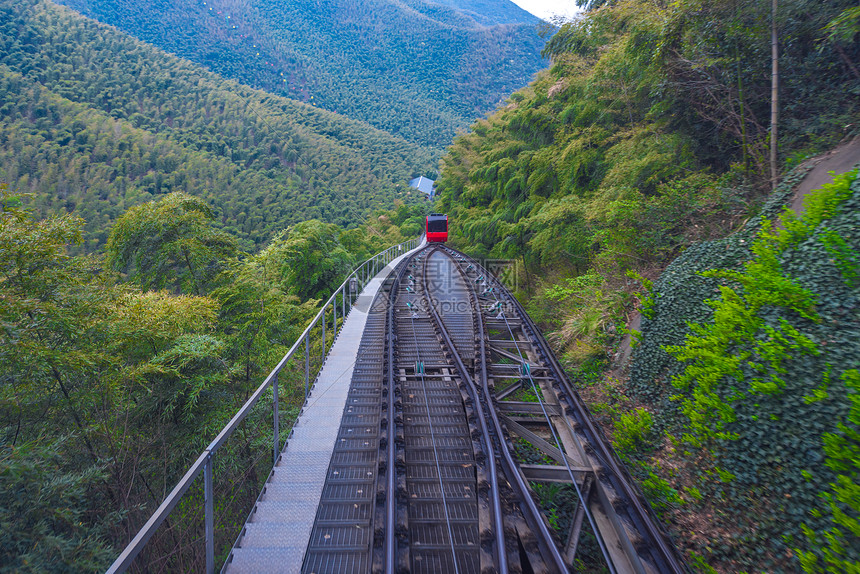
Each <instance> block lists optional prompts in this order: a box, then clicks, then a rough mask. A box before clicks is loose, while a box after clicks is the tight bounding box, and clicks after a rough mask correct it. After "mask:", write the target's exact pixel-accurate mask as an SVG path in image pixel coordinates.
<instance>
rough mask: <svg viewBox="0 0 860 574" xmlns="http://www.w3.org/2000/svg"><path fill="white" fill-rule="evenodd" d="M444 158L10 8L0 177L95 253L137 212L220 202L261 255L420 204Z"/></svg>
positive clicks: (219, 208) (6, 1)
mask: <svg viewBox="0 0 860 574" xmlns="http://www.w3.org/2000/svg"><path fill="white" fill-rule="evenodd" d="M430 157H431V156H430V154H429V153H428V152H427V151H426V150H425V149H423V148H421V147H419V146H416V145H414V144H411V143H408V142H406V141H404V140H403V139H401V138H398V137H395V136H391V135H389V134H387V133H385V132H381V131H379V130H376V129H374V128H372V127H370V126H368V125H367V124H364V123H361V122H357V121H354V120H350V119H347V118H344V117H341V116H337V115H335V114H333V113H330V112H326V111H323V110H319V109H315V108H313V107H312V106H309V105H305V104H302V103H299V102H295V101H293V100H289V99H286V98H280V97H276V96H272V95H270V94H266V93H265V92H259V91H255V90H252V89H250V88H247V87H244V86H241V85H239V84H236V83H235V82H230V81H226V80H224V79H222V78H220V77H219V76H216V75H214V74H212V73H209V72H206V71H205V70H203V69H201V68H200V67H198V66H195V65H193V64H190V63H188V62H185V61H183V60H179V59H177V58H175V57H174V56H170V55H167V54H165V53H163V52H161V51H159V50H157V49H155V48H152V47H150V46H148V45H146V44H143V43H142V42H139V41H136V40H133V39H131V38H129V37H127V36H125V35H123V34H122V33H119V32H117V31H116V30H114V29H112V28H109V27H107V26H103V25H99V24H96V23H95V22H92V21H91V20H88V19H86V18H83V17H81V16H79V15H77V14H76V13H74V12H72V11H71V10H69V9H67V8H63V7H59V6H56V5H54V4H52V3H51V2H47V1H36V0H26V1H24V2H18V1H14V2H13V1H11V0H3V1H2V2H0V177H2V179H3V181H5V182H7V183H8V184H9V185H10V187H11V188H12V189H15V190H18V191H21V192H27V193H31V194H32V197H31V199H29V200H28V201H29V202H30V203H31V204H32V205H33V206H35V207H36V208H37V213H38V214H41V215H48V214H56V213H66V212H67V213H71V212H74V213H75V214H76V215H79V216H81V217H83V218H84V220H85V221H86V230H87V231H88V232H89V233H88V235H87V245H86V247H87V248H88V249H90V250H93V249H95V248H96V247H97V246H98V245H102V244H104V242H105V240H106V239H107V234H108V232H109V230H110V225H111V223H112V222H113V220H114V219H115V218H116V217H117V216H118V215H119V214H120V213H122V212H123V211H124V210H125V209H127V208H128V207H131V206H133V205H137V204H139V203H142V202H145V201H149V200H151V199H153V198H156V197H159V196H161V195H164V194H166V193H169V192H171V191H184V192H186V193H189V194H191V195H195V196H198V197H202V198H204V199H206V201H207V202H208V203H209V205H210V206H212V207H213V208H214V209H215V210H216V212H217V217H218V221H219V223H220V225H221V226H222V227H223V228H225V229H228V230H230V231H231V232H234V233H235V234H236V235H237V236H238V237H239V238H241V240H244V241H246V242H248V245H249V246H251V245H260V244H262V242H264V241H266V240H267V239H269V238H271V237H272V236H273V234H274V233H275V232H277V231H279V230H281V229H283V228H284V227H285V226H287V225H289V224H292V223H296V222H299V221H302V220H305V219H310V218H321V219H324V220H326V221H330V222H336V223H340V224H344V225H348V224H354V223H356V222H358V221H362V220H363V219H364V217H365V215H366V214H367V213H368V212H369V210H370V209H371V208H373V207H377V206H379V205H382V204H388V205H390V204H391V202H392V200H393V199H394V198H395V197H396V196H398V194H399V196H400V197H403V198H406V197H411V195H410V194H411V192H407V191H405V190H406V183H405V182H406V181H407V180H408V179H409V178H410V177H412V176H413V175H418V174H419V173H423V172H424V171H425V170H426V169H428V168H429V167H430V165H431V163H430Z"/></svg>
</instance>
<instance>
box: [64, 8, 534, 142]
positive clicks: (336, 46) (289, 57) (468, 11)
mask: <svg viewBox="0 0 860 574" xmlns="http://www.w3.org/2000/svg"><path fill="white" fill-rule="evenodd" d="M63 3H64V4H66V5H68V6H70V7H72V8H74V9H76V10H78V11H80V12H81V13H83V14H85V15H87V16H90V17H92V18H95V19H97V20H99V21H102V22H105V23H108V24H111V25H114V26H116V27H118V28H120V29H122V30H124V31H126V32H128V33H129V34H131V35H133V36H135V37H138V38H140V39H142V40H145V41H147V42H151V43H152V44H154V45H156V46H159V47H160V48H162V49H164V50H167V51H169V52H172V53H175V54H177V55H179V56H182V57H184V58H188V59H189V60H192V61H194V62H197V63H199V64H202V65H204V66H206V67H207V68H209V69H211V70H213V71H215V72H218V73H220V74H222V75H224V76H225V77H229V78H232V79H235V80H238V81H240V82H243V83H246V84H248V85H251V86H255V87H259V88H262V89H265V90H267V91H270V92H272V93H276V94H280V95H286V96H289V97H291V98H295V99H299V100H302V101H305V102H308V103H313V104H315V105H317V106H321V107H323V108H325V109H328V110H331V111H335V112H338V113H341V114H343V115H346V116H349V117H352V118H355V119H359V120H362V121H366V122H368V123H370V124H372V125H374V126H376V127H378V128H380V129H384V130H386V131H389V132H391V133H395V134H399V135H401V136H403V137H405V138H407V139H409V140H410V141H415V142H419V143H421V144H426V145H432V146H434V147H442V146H444V145H446V144H447V143H448V142H449V141H450V139H451V137H452V135H453V133H454V130H455V129H456V128H458V127H465V126H467V125H468V124H469V123H471V122H472V121H473V120H474V118H475V117H478V116H481V115H483V114H485V113H486V112H488V111H490V110H492V109H493V108H494V107H495V106H496V105H497V104H498V103H499V102H500V101H501V100H502V99H503V98H504V97H505V96H506V95H507V94H509V93H510V92H512V91H513V90H515V89H517V88H519V87H521V86H523V85H524V84H526V83H527V82H528V81H529V79H530V78H531V76H532V75H533V74H534V73H535V72H536V71H537V70H539V69H540V68H541V67H543V65H544V61H543V60H542V59H541V58H540V50H541V48H542V46H543V41H542V40H541V38H540V37H539V35H538V32H537V27H536V24H537V23H538V20H537V19H536V18H535V17H534V16H531V15H530V14H528V13H526V12H524V11H522V10H520V9H519V8H518V7H517V6H516V5H514V4H513V3H511V2H509V1H508V0H481V1H478V0H468V1H466V0H457V1H453V0H449V1H447V2H445V3H444V4H445V5H443V4H440V3H433V2H427V1H425V0H408V1H405V2H401V1H398V0H367V1H363V2H353V1H350V0H334V1H327V2H306V1H302V0H251V1H239V0H207V1H206V2H204V1H203V0H176V1H171V2H167V1H164V0H119V1H113V0H111V1H107V0H63Z"/></svg>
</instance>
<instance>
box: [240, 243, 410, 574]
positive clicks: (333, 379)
mask: <svg viewBox="0 0 860 574" xmlns="http://www.w3.org/2000/svg"><path fill="white" fill-rule="evenodd" d="M420 247H421V246H419V249H420ZM411 253H412V252H408V253H405V254H404V255H401V256H400V257H397V258H395V259H394V260H392V261H391V263H389V265H388V266H387V267H385V268H384V269H383V270H382V271H380V272H379V273H378V274H377V275H376V276H375V277H374V278H373V279H372V280H371V281H370V282H369V283H368V285H367V286H366V287H365V289H364V291H362V293H361V294H360V295H359V298H358V300H357V301H356V304H355V306H354V307H353V308H352V310H351V311H350V312H349V315H347V318H346V321H345V323H344V325H343V328H342V330H341V332H340V334H339V335H338V337H337V340H336V341H335V343H334V345H333V346H332V348H331V351H330V354H329V355H328V358H327V359H326V362H325V365H324V366H323V369H322V371H321V372H320V374H319V377H318V378H317V380H316V382H315V383H314V386H313V388H312V389H311V392H310V394H309V396H308V399H307V402H306V404H305V407H304V409H303V411H302V415H301V416H300V417H299V419H298V422H297V423H296V425H295V426H294V427H293V431H292V434H291V436H290V438H289V439H288V441H287V445H286V447H285V448H284V450H283V453H282V455H281V458H280V460H279V461H278V464H277V465H276V466H275V469H274V472H273V473H272V476H271V479H270V480H269V482H268V483H267V484H266V486H265V487H264V490H263V494H262V496H261V497H260V501H259V502H258V503H257V505H256V508H255V510H254V512H253V513H252V515H251V517H250V519H249V521H248V523H247V524H246V525H245V529H244V531H243V534H242V536H241V538H240V539H239V541H238V543H237V545H236V546H235V547H234V548H233V551H232V553H231V556H230V558H229V559H228V561H227V564H225V566H224V570H223V572H225V573H226V574H266V573H273V574H274V573H278V574H291V573H296V574H298V573H299V572H301V569H302V560H303V558H304V555H305V551H306V549H307V548H308V542H309V541H310V536H311V531H312V528H313V525H314V519H315V517H316V515H317V507H318V505H319V501H320V497H321V495H322V492H323V487H324V485H325V482H326V476H327V471H328V469H329V464H330V462H331V458H332V453H333V450H334V447H335V442H336V440H337V438H338V431H339V429H340V426H341V418H342V416H343V414H344V411H345V410H346V409H349V408H350V407H349V405H348V404H347V397H348V395H349V390H350V384H351V382H352V378H353V371H354V369H355V365H356V361H357V360H361V359H359V358H358V354H359V341H361V339H362V335H363V334H364V332H365V327H366V325H367V320H368V316H369V314H370V311H371V305H372V303H373V301H374V299H375V297H376V295H377V293H378V292H379V290H380V288H381V287H382V284H383V282H384V280H385V278H386V277H387V276H388V275H389V274H390V273H391V271H392V270H393V269H394V267H396V266H397V264H398V263H399V262H400V261H401V260H402V259H403V258H404V257H407V256H409V255H410V254H411ZM350 400H357V399H355V398H352V399H350ZM374 452H375V448H374ZM374 463H375V459H374ZM350 506H352V504H350Z"/></svg>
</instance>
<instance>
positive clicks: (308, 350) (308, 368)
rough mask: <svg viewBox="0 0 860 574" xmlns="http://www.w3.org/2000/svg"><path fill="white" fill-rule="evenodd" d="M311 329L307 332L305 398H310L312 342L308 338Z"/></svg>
mask: <svg viewBox="0 0 860 574" xmlns="http://www.w3.org/2000/svg"><path fill="white" fill-rule="evenodd" d="M310 335H311V334H310V331H309V332H307V333H305V400H308V380H309V378H310V373H311V344H310V341H309V340H308V339H309V337H310Z"/></svg>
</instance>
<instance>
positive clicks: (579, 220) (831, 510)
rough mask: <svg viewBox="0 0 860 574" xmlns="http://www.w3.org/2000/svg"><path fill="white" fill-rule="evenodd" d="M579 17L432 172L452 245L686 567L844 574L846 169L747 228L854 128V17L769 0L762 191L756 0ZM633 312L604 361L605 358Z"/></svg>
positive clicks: (852, 403)
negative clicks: (571, 395) (514, 270)
mask: <svg viewBox="0 0 860 574" xmlns="http://www.w3.org/2000/svg"><path fill="white" fill-rule="evenodd" d="M582 4H585V5H590V7H591V8H592V9H591V10H590V11H589V12H587V13H586V16H585V18H584V19H582V20H581V21H578V22H576V23H573V24H569V25H566V26H564V27H562V29H561V30H560V31H559V32H558V33H557V34H556V35H555V36H554V37H553V38H552V39H551V40H550V41H549V43H548V44H547V48H546V53H547V55H550V56H552V58H553V64H552V67H551V68H550V69H549V70H548V71H546V72H545V73H542V74H541V75H539V76H538V78H537V80H536V81H535V82H534V83H532V84H531V85H530V86H529V87H528V88H526V89H524V90H521V91H519V92H517V93H515V94H513V96H511V98H510V99H509V100H508V103H507V106H506V107H504V108H502V109H500V110H498V111H497V112H496V113H495V114H493V115H491V116H489V117H488V118H487V119H486V120H482V121H479V122H478V123H476V124H475V125H473V126H472V130H471V132H470V133H468V134H465V135H461V136H459V137H457V138H456V139H455V141H454V144H453V145H452V146H451V147H450V148H449V150H448V153H447V155H446V156H445V157H444V158H443V161H442V174H441V177H440V180H439V182H438V189H439V190H440V193H441V196H440V200H439V205H438V206H437V208H438V209H441V210H444V211H447V212H448V213H449V215H450V221H451V231H452V236H453V239H452V240H453V241H454V242H455V243H457V244H458V245H459V246H461V247H463V248H464V249H466V250H468V251H471V252H472V253H473V254H476V255H479V256H485V257H490V258H510V259H515V260H516V261H517V263H518V269H519V270H520V272H519V274H518V277H517V283H516V287H517V289H518V292H517V293H518V296H519V297H521V298H522V299H524V300H525V302H526V304H527V306H528V308H529V311H530V312H531V313H532V315H533V316H534V317H535V318H536V319H538V320H539V321H541V322H542V324H543V327H544V329H545V331H546V332H547V333H548V335H549V339H550V340H551V342H552V343H553V344H554V345H555V347H556V350H557V352H558V353H559V355H560V356H561V357H562V358H563V360H564V362H565V363H566V365H567V367H568V368H569V370H570V372H571V373H572V375H573V376H574V378H575V379H576V380H577V382H578V385H579V387H580V392H581V393H582V395H583V396H584V397H585V399H586V400H587V401H588V402H589V405H590V407H591V409H592V412H593V413H594V415H595V417H596V418H597V419H598V420H599V421H600V422H601V423H602V424H603V425H604V427H605V429H606V431H607V433H608V434H610V436H612V437H613V440H614V442H615V445H616V448H617V451H618V453H619V455H620V456H621V457H622V458H623V459H624V460H625V461H626V462H627V463H628V465H629V468H630V469H631V472H632V473H633V475H634V477H635V478H636V479H637V480H638V482H639V485H640V487H641V488H642V490H643V491H644V493H645V494H646V496H647V498H648V499H649V500H650V501H651V503H652V505H653V506H654V507H655V509H656V510H657V511H658V512H659V513H660V514H661V516H662V517H663V518H664V519H665V520H666V521H667V523H668V525H669V528H670V530H671V531H672V533H673V535H674V536H675V538H676V541H677V542H678V544H679V545H680V546H681V547H682V548H683V549H684V551H685V553H686V554H687V557H688V559H689V560H690V563H691V564H692V565H695V568H697V569H698V570H702V571H707V570H708V568H714V569H716V570H717V571H719V572H742V571H748V572H753V571H756V572H758V571H764V572H795V571H799V570H801V569H802V568H807V569H808V570H809V571H843V570H844V571H854V570H851V568H852V567H853V568H856V567H857V565H856V561H857V559H858V558H857V556H856V555H855V554H853V553H854V552H855V551H856V549H857V548H858V547H860V544H858V542H860V541H858V538H857V537H858V535H860V529H858V522H857V519H858V508H857V504H856V501H857V498H856V497H857V484H858V482H860V478H859V477H858V469H857V461H858V460H860V455H858V452H859V451H858V448H860V447H859V446H858V438H860V436H858V434H857V427H856V425H857V417H858V411H857V400H858V398H857V394H856V393H857V389H856V386H857V382H856V369H857V368H858V364H857V357H858V349H857V348H856V345H857V339H858V337H857V332H856V331H857V328H858V311H857V309H858V307H857V306H856V298H857V296H858V292H857V288H858V287H857V278H856V270H857V267H858V263H860V262H858V259H857V255H856V253H857V248H858V245H857V240H858V238H857V234H856V229H857V228H858V221H857V219H856V217H857V216H856V214H857V213H858V211H857V207H858V206H857V205H856V201H857V200H856V190H857V185H858V184H857V182H856V174H853V175H847V176H843V175H841V174H837V175H839V176H840V177H838V178H837V181H836V182H835V183H834V184H833V186H831V187H828V188H826V189H825V190H824V191H821V192H819V194H817V195H816V196H815V197H816V199H812V200H810V201H811V202H812V203H811V204H810V205H811V207H809V208H808V210H807V215H805V216H804V219H802V220H798V221H796V220H792V219H790V218H788V217H786V218H785V219H784V222H783V223H782V224H781V226H782V227H781V228H779V230H777V229H776V228H769V227H767V222H769V221H772V220H775V219H776V218H777V217H778V215H779V213H780V211H781V210H782V207H783V206H784V205H785V204H786V203H788V202H790V196H791V194H792V191H793V187H792V186H793V185H794V184H796V183H797V181H798V179H799V178H800V177H801V176H802V175H803V173H805V172H804V170H805V169H807V168H806V167H804V166H801V167H797V168H796V170H795V171H792V168H795V166H797V165H798V164H799V163H800V162H801V161H802V160H803V159H804V158H805V157H808V156H812V155H815V154H817V153H819V152H823V151H827V150H829V149H830V148H832V147H833V146H835V145H836V144H837V143H839V142H840V141H841V140H843V139H845V138H853V137H856V136H857V135H858V127H857V126H858V125H860V98H858V95H860V72H858V71H857V69H858V63H860V42H858V39H860V38H858V32H859V31H860V11H858V9H857V7H856V4H855V3H853V2H850V1H845V2H838V1H836V2H827V3H820V2H806V1H804V0H794V1H791V0H785V1H780V2H779V12H778V14H777V20H776V24H777V33H778V38H779V53H780V66H781V67H780V70H781V71H780V85H781V88H780V102H781V104H780V120H779V122H780V123H779V125H780V131H779V133H780V140H779V146H780V161H779V164H778V165H777V168H778V170H779V171H780V172H782V173H784V174H786V175H785V176H784V178H783V184H782V186H781V187H779V188H778V189H777V190H776V191H775V192H771V190H770V187H771V185H770V182H769V171H770V169H769V165H768V149H769V141H768V120H767V119H766V118H769V113H770V66H771V62H770V44H769V42H770V34H769V31H770V8H771V3H770V2H767V1H764V0H761V1H754V2H720V3H715V2H693V1H691V2H653V1H644V0H618V1H616V2H611V3H604V2H582ZM858 159H860V158H858ZM721 238H722V239H721ZM679 255H680V258H678V257H679ZM676 258H677V261H676V262H675V263H672V261H673V260H675V259H676ZM670 263H672V265H671V266H670V267H668V269H667V266H669V264H670ZM699 272H703V273H704V275H700V274H699ZM658 278H659V281H657V282H656V283H654V287H653V289H654V290H653V292H651V293H650V295H649V294H648V289H649V288H650V286H651V285H652V283H651V282H652V280H656V279H658ZM642 286H644V287H645V288H646V289H645V291H646V293H645V294H642V293H638V294H637V291H638V290H641V289H642ZM640 300H641V301H642V303H643V306H644V309H643V314H644V315H645V318H643V325H642V328H641V333H639V332H637V331H634V332H633V333H630V335H632V338H633V342H634V344H635V343H636V342H637V340H638V341H639V344H638V347H637V348H636V349H635V357H634V359H633V361H632V363H631V366H630V368H629V369H627V370H625V369H622V368H621V366H620V364H618V363H614V362H612V361H609V360H607V357H608V356H609V357H611V356H613V355H615V354H616V352H617V357H619V358H620V357H623V356H626V355H627V353H628V352H629V351H628V350H626V348H625V347H619V344H620V343H621V342H622V340H623V337H622V335H623V334H624V332H625V325H626V323H627V321H628V320H629V319H630V318H631V317H633V316H634V312H635V311H636V307H637V306H638V301H640ZM709 300H713V301H712V302H710V303H708V302H707V301H709ZM688 323H689V325H688ZM692 325H697V326H695V327H693V326H692ZM688 335H689V338H688ZM628 338H629V335H628ZM607 352H608V353H607ZM840 561H845V562H840Z"/></svg>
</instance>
